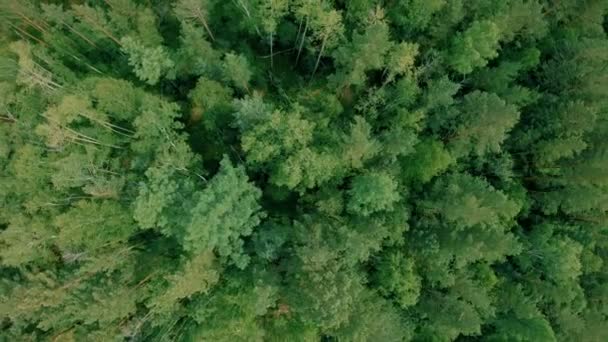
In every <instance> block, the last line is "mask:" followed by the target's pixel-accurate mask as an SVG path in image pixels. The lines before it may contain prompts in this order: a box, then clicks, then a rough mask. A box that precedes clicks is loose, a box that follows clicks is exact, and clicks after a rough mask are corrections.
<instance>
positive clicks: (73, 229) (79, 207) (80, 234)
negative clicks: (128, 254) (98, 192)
mask: <svg viewBox="0 0 608 342" xmlns="http://www.w3.org/2000/svg"><path fill="white" fill-rule="evenodd" d="M54 225H55V227H56V229H57V231H58V232H59V233H58V234H57V239H56V243H57V245H58V246H59V248H61V249H63V250H64V251H66V252H68V251H69V252H79V251H94V250H96V249H98V248H100V247H101V246H103V245H105V244H113V243H117V242H121V241H125V240H126V239H127V238H128V237H129V235H131V233H132V232H133V231H134V230H135V229H136V226H135V223H134V222H133V221H132V220H131V218H130V217H129V213H128V211H126V210H125V209H124V208H122V207H120V206H119V205H118V204H117V203H114V202H111V201H103V202H101V203H97V202H85V201H81V202H78V203H77V204H76V205H75V206H74V207H73V208H72V209H71V210H70V211H68V212H66V213H64V214H62V215H60V216H57V218H56V219H55V221H54Z"/></svg>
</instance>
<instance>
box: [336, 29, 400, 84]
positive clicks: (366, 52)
mask: <svg viewBox="0 0 608 342" xmlns="http://www.w3.org/2000/svg"><path fill="white" fill-rule="evenodd" d="M392 46H393V43H392V42H390V39H389V27H388V24H386V22H384V21H382V20H378V21H376V22H372V23H371V24H370V25H369V26H367V27H366V28H365V31H364V32H355V33H354V34H353V39H352V42H351V43H350V44H348V45H344V46H341V47H339V48H338V49H336V52H335V53H334V58H335V60H336V62H337V63H338V65H339V67H338V70H339V73H338V74H337V75H335V80H334V81H335V82H336V84H337V85H338V87H343V86H349V85H354V86H362V85H364V84H365V82H366V80H367V78H366V74H365V73H366V72H367V71H369V70H377V69H381V68H382V67H383V66H384V63H385V56H386V54H387V53H388V52H389V51H390V49H391V48H392Z"/></svg>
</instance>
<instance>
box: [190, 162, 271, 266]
mask: <svg viewBox="0 0 608 342" xmlns="http://www.w3.org/2000/svg"><path fill="white" fill-rule="evenodd" d="M260 195H261V192H260V190H259V189H258V188H256V187H255V185H253V184H252V183H250V182H249V181H248V178H247V175H246V174H245V170H244V169H243V168H242V167H234V166H232V164H231V163H230V160H228V159H226V158H224V159H223V160H222V162H221V163H220V170H219V172H218V174H216V175H215V176H214V177H213V179H211V180H210V181H209V184H208V185H207V187H206V188H205V189H204V190H203V191H201V192H200V193H198V194H195V195H194V197H193V199H192V200H193V201H194V207H193V208H192V209H191V210H190V215H191V219H190V222H189V223H188V225H186V226H185V227H184V232H183V233H179V235H180V238H181V240H182V241H183V245H184V248H185V249H186V250H187V251H190V252H193V253H197V252H200V251H203V250H207V249H215V250H216V251H217V253H218V254H219V255H220V256H222V257H225V258H229V259H231V260H232V261H233V262H234V263H235V264H236V265H237V266H238V267H239V268H244V267H245V266H246V265H247V262H248V257H247V256H246V255H244V254H243V251H242V245H243V241H242V240H241V236H248V235H251V232H252V229H253V227H255V226H257V225H258V224H259V223H260V218H262V217H263V216H264V215H263V214H262V213H261V212H260V209H261V207H260V205H259V204H258V200H259V198H260Z"/></svg>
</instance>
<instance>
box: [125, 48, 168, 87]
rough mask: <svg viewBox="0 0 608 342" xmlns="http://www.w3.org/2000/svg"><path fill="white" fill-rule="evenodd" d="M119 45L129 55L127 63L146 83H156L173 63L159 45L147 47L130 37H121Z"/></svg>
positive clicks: (165, 74)
mask: <svg viewBox="0 0 608 342" xmlns="http://www.w3.org/2000/svg"><path fill="white" fill-rule="evenodd" d="M121 45H122V51H123V52H124V53H126V54H127V55H128V56H129V65H131V66H132V67H133V71H134V72H135V75H137V77H138V78H139V79H140V80H142V81H144V82H146V83H147V84H150V85H155V84H156V83H158V81H159V80H160V78H161V77H164V76H167V74H168V73H169V72H170V71H171V69H172V68H173V67H174V65H175V64H174V63H173V61H172V60H171V59H170V58H169V56H168V55H167V53H166V52H165V50H164V49H163V48H162V47H161V46H158V47H156V48H148V47H145V46H144V45H143V44H142V43H140V42H138V41H137V40H135V39H134V38H131V37H125V38H123V39H122V40H121Z"/></svg>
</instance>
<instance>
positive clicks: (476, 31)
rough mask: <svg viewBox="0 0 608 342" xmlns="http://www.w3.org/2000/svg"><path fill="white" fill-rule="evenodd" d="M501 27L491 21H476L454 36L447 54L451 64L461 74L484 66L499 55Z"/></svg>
mask: <svg viewBox="0 0 608 342" xmlns="http://www.w3.org/2000/svg"><path fill="white" fill-rule="evenodd" d="M499 39H500V29H499V28H498V27H497V26H496V24H494V23H493V22H491V21H476V22H474V23H473V24H472V25H471V26H470V27H469V28H467V29H466V30H465V31H464V32H462V33H460V34H458V35H457V36H456V37H454V40H453V41H452V47H451V49H450V50H449V54H448V55H447V56H446V58H447V60H448V63H449V65H450V66H451V67H452V68H453V69H454V70H456V71H458V72H459V73H461V74H469V73H471V72H472V71H473V69H476V68H480V67H484V66H486V65H487V64H488V61H489V60H491V59H493V58H495V57H496V56H498V47H499V46H498V42H499Z"/></svg>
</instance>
